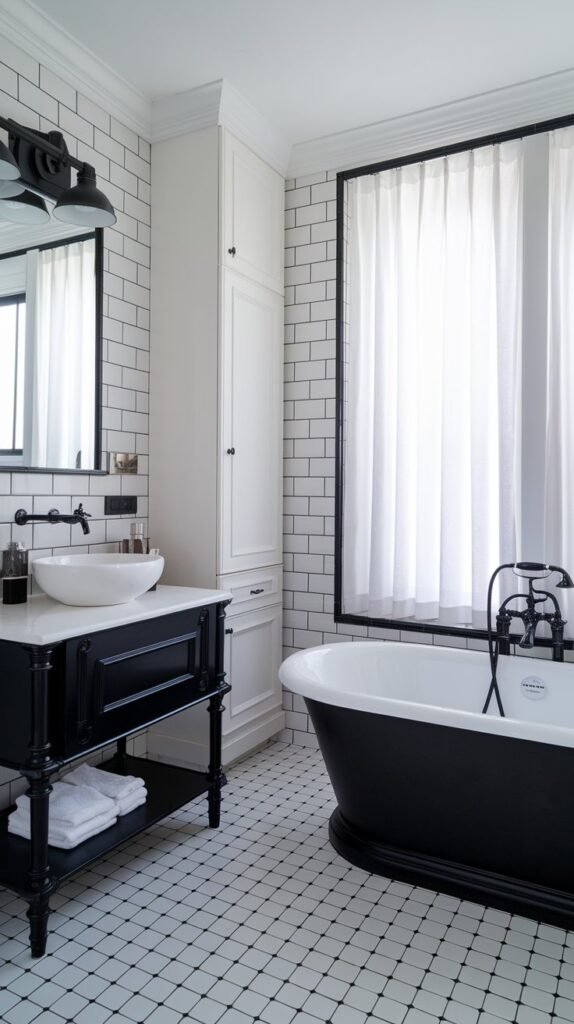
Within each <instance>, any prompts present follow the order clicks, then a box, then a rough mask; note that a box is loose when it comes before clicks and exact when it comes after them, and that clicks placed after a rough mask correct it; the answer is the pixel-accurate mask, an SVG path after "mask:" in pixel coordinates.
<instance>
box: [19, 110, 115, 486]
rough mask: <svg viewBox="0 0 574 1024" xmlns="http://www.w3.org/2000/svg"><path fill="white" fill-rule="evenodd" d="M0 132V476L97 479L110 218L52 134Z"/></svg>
mask: <svg viewBox="0 0 574 1024" xmlns="http://www.w3.org/2000/svg"><path fill="white" fill-rule="evenodd" d="M4 134H5V138H6V141H4ZM0 136H1V137H0V470H4V471H8V470H9V471H12V472H17V471H19V470H40V471H41V470H49V471H52V472H64V473H70V472H80V473H90V472H91V473H93V472H101V471H102V470H101V439H100V433H101V431H100V420H101V361H102V342H101V336H102V315H103V237H102V228H104V227H111V226H112V225H113V224H115V222H116V215H115V212H114V209H113V206H112V205H111V203H110V201H109V199H108V198H107V196H106V195H105V194H104V193H103V192H101V191H100V190H99V189H98V188H97V182H96V172H95V170H94V168H93V167H92V166H91V165H90V164H87V163H85V162H83V161H81V160H78V159H77V158H76V157H74V156H73V155H72V154H71V153H70V152H69V151H68V147H67V145H66V140H65V138H64V136H63V135H62V134H61V132H58V131H49V132H47V133H43V132H38V131H35V130H33V129H31V128H28V127H27V126H26V125H21V124H18V123H17V122H15V121H13V120H11V119H9V118H8V119H7V118H5V117H3V116H1V115H0ZM72 171H75V172H77V180H76V182H75V184H74V183H73V180H72Z"/></svg>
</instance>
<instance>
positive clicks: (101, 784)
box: [64, 764, 147, 817]
mask: <svg viewBox="0 0 574 1024" xmlns="http://www.w3.org/2000/svg"><path fill="white" fill-rule="evenodd" d="M64 781H65V782H66V783H67V784H68V785H70V786H78V788H79V787H86V786H91V787H92V789H96V790H97V791H98V793H100V794H101V795H102V796H105V797H108V799H110V800H113V801H114V804H115V808H116V814H118V815H119V816H120V817H121V816H122V814H129V813H130V811H133V810H135V808H136V807H139V806H140V805H141V804H145V802H146V798H147V789H146V788H145V782H144V780H143V779H137V778H136V777H135V775H115V774H114V772H103V771H102V769H101V768H94V767H92V765H91V764H81V765H80V766H79V768H74V771H73V772H69V774H68V775H66V776H65V780H64Z"/></svg>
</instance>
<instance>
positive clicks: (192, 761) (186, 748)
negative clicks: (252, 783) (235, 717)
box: [147, 708, 285, 771]
mask: <svg viewBox="0 0 574 1024" xmlns="http://www.w3.org/2000/svg"><path fill="white" fill-rule="evenodd" d="M284 726H285V712H284V711H283V710H282V709H281V708H274V709H273V710H272V711H269V712H267V714H266V715H264V716H262V718H259V719H258V720H257V721H256V722H250V723H249V724H247V725H244V726H241V727H240V728H238V729H234V730H233V732H231V733H228V734H227V735H226V736H224V737H223V743H222V760H223V765H224V767H225V766H227V765H230V764H232V763H233V762H234V761H237V759H238V758H239V757H243V756H244V754H248V753H249V752H250V751H251V750H254V749H255V748H256V747H259V746H261V744H262V743H265V742H266V741H267V740H269V739H271V738H272V737H273V736H275V735H276V734H277V733H278V732H281V730H282V729H283V728H284ZM160 730H161V723H160V724H159V725H157V726H155V727H154V729H153V731H150V732H149V733H148V743H147V749H148V756H149V757H150V758H151V759H152V760H156V761H166V762H168V763H169V764H175V765H180V766H181V767H183V768H195V769H197V770H198V771H206V770H207V766H208V763H209V747H208V745H207V742H205V743H203V742H200V741H198V740H194V739H192V738H189V739H182V738H178V737H174V736H168V735H164V734H162V733H161V731H160Z"/></svg>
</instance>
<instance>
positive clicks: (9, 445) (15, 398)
mask: <svg viewBox="0 0 574 1024" xmlns="http://www.w3.org/2000/svg"><path fill="white" fill-rule="evenodd" d="M25 344H26V297H25V295H7V296H4V297H0V350H1V351H0V365H1V366H2V375H1V377H0V454H1V455H6V456H12V455H13V456H21V455H22V448H23V432H24V369H25Z"/></svg>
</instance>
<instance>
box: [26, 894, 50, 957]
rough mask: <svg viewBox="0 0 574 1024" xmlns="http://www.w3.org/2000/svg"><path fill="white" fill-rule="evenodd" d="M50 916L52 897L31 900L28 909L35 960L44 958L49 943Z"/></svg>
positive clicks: (31, 948) (31, 947) (31, 946)
mask: <svg viewBox="0 0 574 1024" xmlns="http://www.w3.org/2000/svg"><path fill="white" fill-rule="evenodd" d="M49 916H50V897H49V895H47V896H38V897H37V898H35V899H33V900H31V902H30V906H29V907H28V920H29V922H30V952H31V953H32V956H33V957H34V959H38V958H39V957H41V956H44V953H45V952H46V943H47V941H48V918H49Z"/></svg>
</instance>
